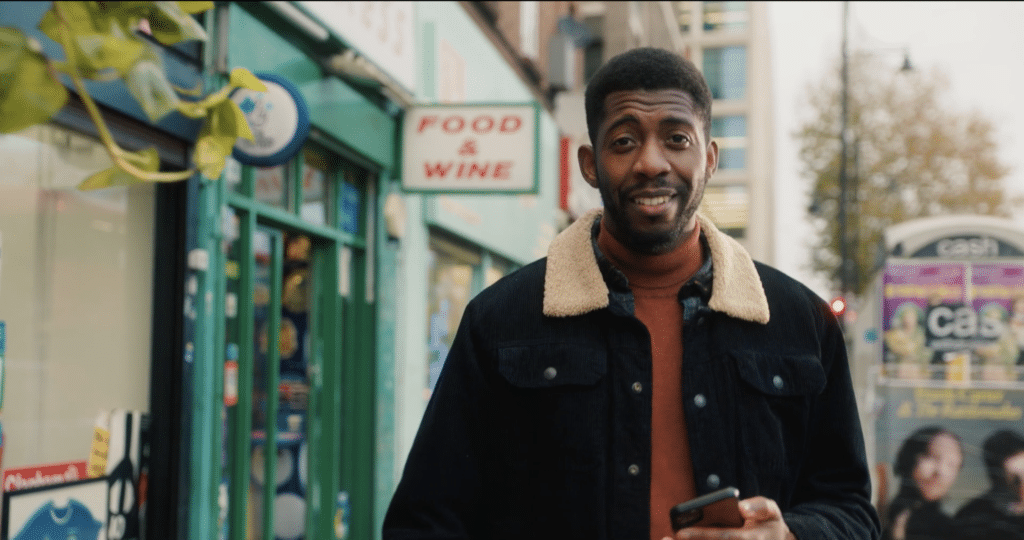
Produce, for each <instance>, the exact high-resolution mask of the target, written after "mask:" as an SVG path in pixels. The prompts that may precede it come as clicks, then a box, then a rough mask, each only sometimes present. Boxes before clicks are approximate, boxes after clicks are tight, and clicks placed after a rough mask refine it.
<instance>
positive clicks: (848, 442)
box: [784, 306, 880, 540]
mask: <svg viewBox="0 0 1024 540" xmlns="http://www.w3.org/2000/svg"><path fill="white" fill-rule="evenodd" d="M819 313H822V314H823V315H822V316H823V317H824V321H823V322H824V325H823V328H824V332H823V338H822V341H821V361H822V367H823V368H824V369H825V374H826V386H825V389H824V391H823V392H822V393H821V394H819V395H818V396H817V397H816V398H815V399H814V400H813V405H812V409H811V411H810V416H809V426H808V427H809V433H811V434H812V435H811V437H810V442H809V443H808V445H809V447H808V448H807V451H806V454H805V455H806V457H807V460H806V462H805V463H804V465H803V467H802V469H801V472H800V474H799V477H798V478H797V482H798V487H797V489H796V490H795V492H794V499H793V501H792V502H793V504H792V506H790V507H789V508H788V509H787V511H786V512H784V519H785V521H786V524H787V525H788V526H789V528H790V530H791V531H792V532H793V534H794V535H795V536H796V537H797V539H798V540H818V539H821V540H825V539H836V540H840V539H842V540H874V539H877V538H879V535H880V525H879V520H878V514H877V512H876V511H875V509H874V507H873V506H872V505H871V498H870V497H871V479H870V473H869V472H868V466H867V457H866V455H865V445H864V436H863V432H862V431H861V424H860V417H859V413H858V409H857V404H856V400H855V397H854V391H853V383H852V379H851V375H850V366H849V361H848V359H847V354H846V344H845V341H844V339H843V335H842V331H841V330H840V328H839V324H838V321H837V320H836V319H835V317H834V316H832V314H831V313H830V312H828V311H827V308H826V307H825V306H822V309H821V310H820V311H819Z"/></svg>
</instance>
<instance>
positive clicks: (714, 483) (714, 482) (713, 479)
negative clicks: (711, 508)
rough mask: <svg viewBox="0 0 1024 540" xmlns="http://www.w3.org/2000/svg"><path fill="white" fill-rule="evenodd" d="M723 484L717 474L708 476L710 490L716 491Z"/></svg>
mask: <svg viewBox="0 0 1024 540" xmlns="http://www.w3.org/2000/svg"><path fill="white" fill-rule="evenodd" d="M721 483H722V479H721V478H719V477H718V475H717V474H709V475H708V487H709V488H711V489H715V488H716V487H718V484H721Z"/></svg>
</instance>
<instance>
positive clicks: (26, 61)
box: [0, 52, 68, 133]
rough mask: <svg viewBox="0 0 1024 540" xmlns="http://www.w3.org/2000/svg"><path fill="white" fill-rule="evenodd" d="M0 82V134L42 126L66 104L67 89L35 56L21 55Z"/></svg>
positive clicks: (29, 54)
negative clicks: (0, 82) (1, 82)
mask: <svg viewBox="0 0 1024 540" xmlns="http://www.w3.org/2000/svg"><path fill="white" fill-rule="evenodd" d="M4 79H9V81H10V83H9V84H8V81H7V80H4ZM0 80H3V82H4V84H2V85H0V133H14V132H15V131H20V130H22V129H25V128H27V127H29V126H33V125H35V124H39V123H42V122H46V121H47V120H49V119H50V118H51V117H53V115H54V114H57V111H59V110H60V109H61V108H62V107H63V106H64V104H65V103H67V100H68V91H67V89H66V88H64V86H63V85H62V84H60V83H59V82H57V80H56V78H55V77H54V76H53V73H52V72H51V71H50V69H49V65H48V64H47V63H46V60H45V59H44V58H43V57H42V56H41V55H38V54H35V53H31V52H26V53H24V54H22V55H21V58H20V61H18V63H17V65H16V67H15V68H14V70H12V72H10V73H8V74H6V75H4V76H3V77H2V78H0Z"/></svg>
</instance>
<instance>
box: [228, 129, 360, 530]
mask: <svg viewBox="0 0 1024 540" xmlns="http://www.w3.org/2000/svg"><path fill="white" fill-rule="evenodd" d="M226 170H227V171H237V172H233V173H231V174H233V175H235V176H237V177H238V178H237V181H232V182H228V184H229V185H231V186H232V187H231V188H230V190H231V194H230V195H229V197H228V202H229V205H228V210H227V211H226V213H227V217H229V218H230V220H229V221H230V223H233V224H234V225H232V226H228V227H226V230H227V231H230V232H229V233H227V232H226V233H225V237H226V243H225V245H224V254H225V258H226V261H227V265H226V277H227V282H226V285H227V286H226V291H225V293H226V295H227V298H226V300H227V301H226V302H225V305H226V306H228V308H227V309H226V310H225V313H224V316H225V330H226V332H225V337H226V339H227V343H226V344H225V345H226V350H227V351H228V353H227V361H228V362H229V363H230V362H232V361H235V362H236V364H235V365H233V366H232V367H231V369H233V370H237V373H238V381H239V384H240V385H241V388H239V389H238V391H237V395H238V400H237V402H235V403H234V404H231V405H227V408H228V409H230V410H228V411H226V413H225V418H226V424H227V430H228V432H229V433H231V434H233V436H232V441H231V442H225V455H226V456H228V457H227V459H226V461H225V463H224V464H223V466H224V469H223V474H224V477H225V478H227V479H228V480H226V482H227V483H228V484H230V485H231V487H230V489H228V499H229V504H228V508H227V509H226V512H227V513H228V514H230V516H231V517H230V520H229V526H228V529H230V532H229V534H228V535H227V537H229V538H243V537H244V538H264V537H274V538H305V537H311V536H312V535H313V533H314V532H315V531H307V530H306V526H307V524H308V523H314V524H319V523H321V522H322V521H323V520H324V514H322V513H321V514H319V515H313V516H311V517H307V513H310V512H314V513H315V510H313V509H315V508H316V507H317V506H318V505H320V503H321V502H322V501H321V500H317V499H316V497H318V494H323V493H331V492H333V491H334V490H335V489H338V486H335V485H331V484H330V483H329V482H330V478H331V475H329V474H324V475H323V476H322V477H320V476H318V471H321V472H322V471H323V469H322V468H323V467H327V466H328V465H325V463H326V462H328V461H329V460H330V459H331V457H330V456H335V457H337V455H338V454H339V453H340V452H339V450H338V448H337V447H336V446H331V445H332V444H334V443H333V442H331V441H340V440H342V436H341V435H340V433H346V434H347V435H346V436H347V437H351V438H352V440H355V439H356V438H357V433H356V431H355V428H354V427H353V425H354V423H355V417H354V413H352V412H351V410H347V412H346V414H347V416H345V418H346V420H345V422H344V423H341V422H339V421H338V418H339V411H338V410H336V409H333V408H332V407H333V406H334V404H336V403H339V402H341V401H343V398H342V395H341V394H339V393H338V392H337V391H335V392H334V393H332V391H331V390H330V389H331V388H338V387H339V386H344V387H345V389H346V391H347V390H349V389H350V386H345V385H353V384H356V381H346V380H342V379H341V378H340V375H339V374H340V373H341V372H342V371H344V370H345V369H348V368H344V367H341V366H348V365H351V364H352V362H353V361H354V360H353V359H354V358H355V355H354V354H353V352H354V351H359V350H361V349H360V347H362V346H365V343H363V344H362V345H360V342H365V341H366V340H367V339H369V340H370V343H372V340H373V337H372V334H367V333H366V332H365V330H363V329H365V328H367V327H368V326H369V324H368V323H367V321H366V319H365V316H364V315H362V314H361V312H357V308H355V307H353V306H355V305H356V304H357V303H358V302H360V301H362V299H365V298H367V295H366V291H365V288H366V286H367V279H366V275H365V272H366V269H367V267H366V242H367V239H366V238H365V233H366V224H365V223H364V221H365V220H366V219H367V210H366V206H367V201H368V200H369V197H370V195H369V194H368V189H369V186H370V172H369V171H367V170H366V169H364V168H362V167H360V166H358V165H356V164H354V163H351V162H349V161H347V160H345V159H343V158H342V157H340V156H339V155H338V154H336V153H334V152H331V151H329V150H328V149H326V148H325V147H323V146H321V145H318V144H315V143H313V142H309V143H307V145H306V147H305V148H303V150H302V151H301V152H300V153H299V154H298V155H297V156H296V157H295V158H294V159H293V160H292V161H290V162H288V163H285V164H283V165H280V166H277V167H273V168H260V167H244V166H241V165H239V164H237V163H235V164H230V165H229V167H227V168H226ZM247 194H251V196H247ZM254 202H255V203H256V204H253V203H254ZM281 210H284V211H285V213H286V214H288V215H282V212H281ZM246 275H247V276H249V278H248V281H247V280H246V279H244V278H243V276H246ZM367 302H368V300H367ZM234 306H237V309H236V308H235V307H234ZM350 308H351V309H350ZM360 359H362V360H365V358H364V357H362V356H360ZM226 376H227V375H226ZM318 380H319V381H320V382H319V383H317V382H316V381H318ZM318 388H319V389H318ZM342 392H344V391H342ZM235 404H237V405H238V406H234V405H235ZM243 405H244V408H243ZM346 440H347V439H346ZM342 457H343V459H344V456H342ZM329 466H330V467H335V468H337V467H338V466H339V465H338V464H336V463H335V464H332V465H329ZM314 467H320V468H321V469H314ZM315 526H319V525H315ZM312 537H320V536H312Z"/></svg>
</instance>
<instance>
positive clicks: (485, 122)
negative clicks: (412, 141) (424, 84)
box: [416, 114, 523, 135]
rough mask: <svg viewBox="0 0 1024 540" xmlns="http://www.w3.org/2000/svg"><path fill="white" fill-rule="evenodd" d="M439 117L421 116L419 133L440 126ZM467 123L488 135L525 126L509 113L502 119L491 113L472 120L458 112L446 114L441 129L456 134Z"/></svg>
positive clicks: (516, 129)
mask: <svg viewBox="0 0 1024 540" xmlns="http://www.w3.org/2000/svg"><path fill="white" fill-rule="evenodd" d="M438 120H439V118H438V117H437V116H424V117H422V118H420V123H419V126H417V128H416V131H417V133H423V132H424V131H426V130H427V129H429V128H432V127H437V126H438ZM467 123H468V124H469V126H470V128H472V130H473V131H474V132H476V133H477V134H479V135H486V134H488V133H492V132H495V128H497V133H515V132H517V131H519V128H521V127H523V119H522V118H521V117H519V116H517V115H514V114H509V115H505V116H502V117H501V118H500V119H498V118H495V117H493V116H489V115H486V114H484V115H480V116H477V117H475V118H473V119H472V120H467V118H465V117H462V116H459V115H457V114H454V115H451V116H446V117H445V118H444V119H443V120H441V123H440V127H441V129H442V130H443V131H444V132H445V133H447V134H449V135H456V134H458V133H461V132H462V131H465V129H466V125H467Z"/></svg>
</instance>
